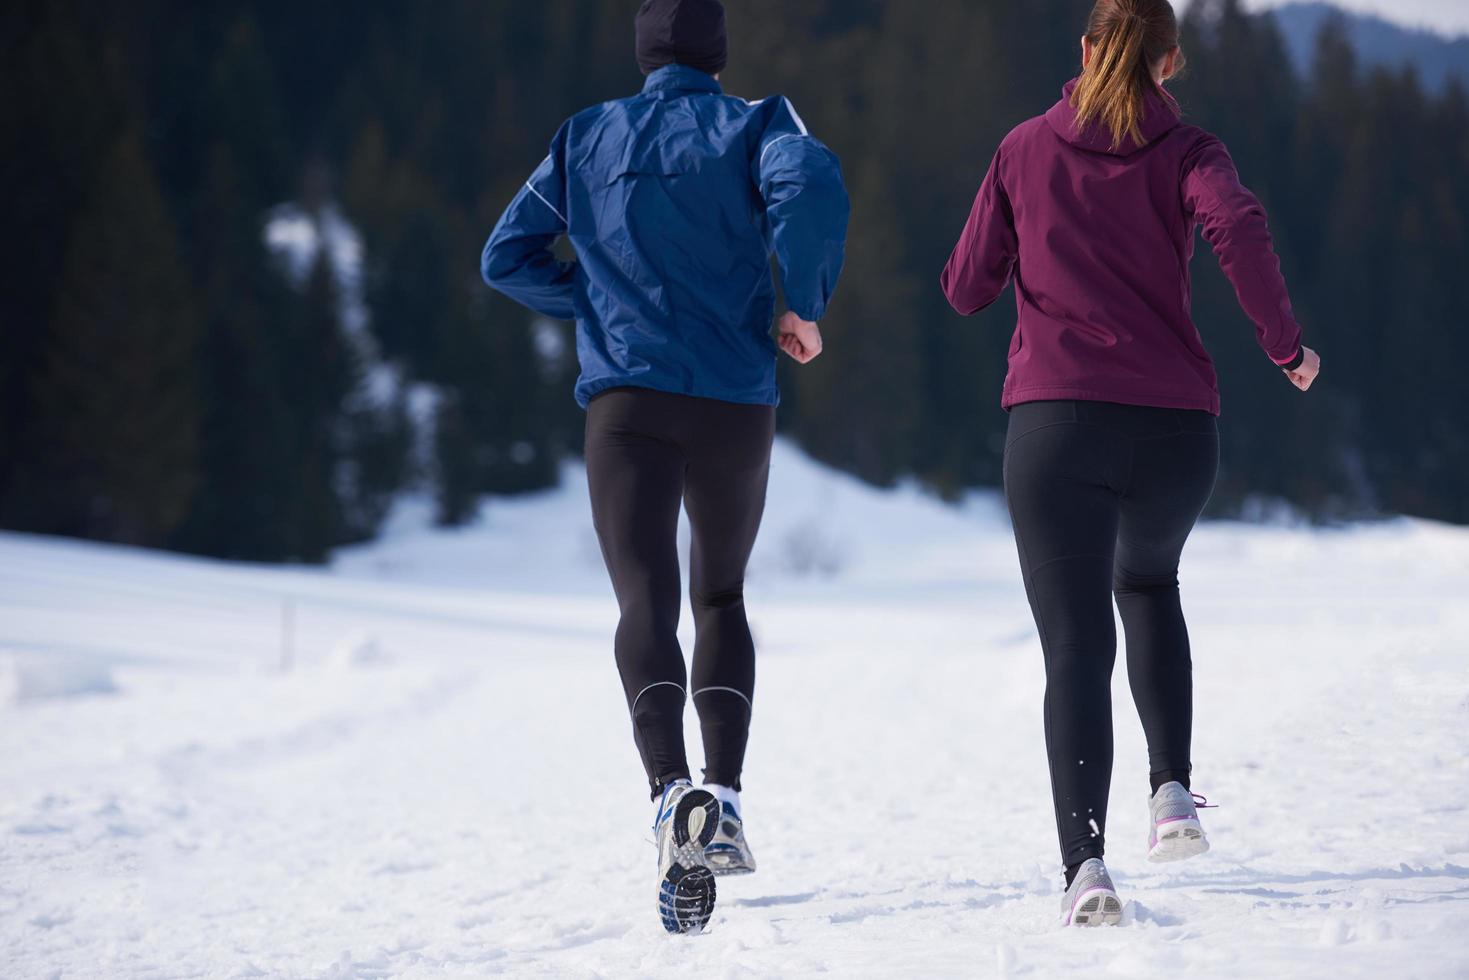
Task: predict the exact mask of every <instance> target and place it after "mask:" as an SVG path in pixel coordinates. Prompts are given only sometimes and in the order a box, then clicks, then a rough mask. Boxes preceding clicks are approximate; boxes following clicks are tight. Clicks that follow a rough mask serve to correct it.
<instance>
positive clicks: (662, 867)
mask: <svg viewBox="0 0 1469 980" xmlns="http://www.w3.org/2000/svg"><path fill="white" fill-rule="evenodd" d="M718 822H719V801H718V800H716V799H715V798H714V796H713V794H711V793H710V792H709V791H708V790H702V789H695V788H694V787H693V786H691V785H689V784H688V783H686V782H677V783H673V784H672V785H670V786H667V787H665V788H664V790H663V796H662V798H661V799H660V800H659V801H658V816H657V818H656V820H655V821H654V823H653V834H654V837H655V838H656V840H657V842H658V918H659V919H660V920H661V921H662V923H663V928H664V929H667V930H668V931H669V932H672V933H685V932H702V931H703V930H704V927H705V926H706V925H708V924H709V918H710V916H712V915H713V914H714V872H713V870H711V869H710V867H709V861H708V860H707V859H706V858H705V857H704V848H705V847H707V846H708V845H709V841H711V840H712V839H713V838H714V831H715V829H716V826H715V825H716V824H718Z"/></svg>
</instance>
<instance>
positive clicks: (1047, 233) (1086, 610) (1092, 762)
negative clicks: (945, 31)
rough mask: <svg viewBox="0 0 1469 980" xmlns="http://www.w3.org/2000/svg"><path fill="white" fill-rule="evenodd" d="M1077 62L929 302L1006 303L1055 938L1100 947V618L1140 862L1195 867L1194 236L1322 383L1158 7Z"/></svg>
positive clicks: (1103, 16) (1287, 351)
mask: <svg viewBox="0 0 1469 980" xmlns="http://www.w3.org/2000/svg"><path fill="white" fill-rule="evenodd" d="M1081 46H1082V73H1081V76H1080V77H1079V78H1077V79H1075V80H1073V81H1071V82H1069V83H1067V85H1066V86H1065V88H1064V89H1063V90H1062V98H1061V101H1059V102H1057V103H1056V104H1055V105H1054V106H1052V107H1051V109H1050V110H1049V111H1048V112H1047V113H1046V114H1045V115H1043V116H1038V117H1036V118H1034V119H1031V120H1029V121H1028V122H1025V123H1022V124H1021V125H1020V126H1018V127H1016V129H1015V130H1014V131H1012V132H1011V133H1010V135H1009V136H1007V137H1006V138H1005V140H1004V141H1003V142H1002V143H1001V144H1000V148H999V152H998V153H996V155H995V158H994V161H993V163H992V164H991V166H990V169H989V173H988V174H987V175H986V176H985V178H984V182H983V184H982V185H981V187H980V190H979V196H978V198H977V200H976V201H975V203H974V208H973V211H972V212H971V214H970V216H969V221H968V224H967V225H966V226H965V228H964V232H963V235H962V236H961V237H960V239H959V243H958V245H957V246H956V247H955V249H954V253H953V255H952V257H951V258H950V259H949V262H948V265H947V267H946V268H945V269H944V273H943V279H942V283H943V289H944V292H945V294H946V295H947V297H948V299H949V302H950V304H952V305H953V307H954V309H955V310H957V311H958V312H960V313H962V314H971V313H974V312H976V311H978V310H980V309H983V308H984V307H986V306H988V305H989V304H990V303H992V302H994V301H995V299H996V298H997V297H998V296H999V295H1000V293H1001V291H1002V290H1003V289H1004V288H1005V286H1006V285H1007V284H1008V283H1009V282H1010V280H1011V278H1012V277H1013V278H1014V280H1015V294H1016V300H1017V304H1018V307H1019V322H1018V325H1017V327H1016V330H1015V335H1014V339H1013V340H1012V342H1011V344H1010V352H1009V363H1010V367H1009V374H1008V376H1007V378H1006V381H1005V389H1004V396H1003V399H1002V402H1001V403H1002V405H1003V406H1004V407H1005V408H1006V409H1008V410H1009V412H1010V422H1009V434H1008V437H1007V439H1006V447H1005V495H1006V498H1007V500H1008V503H1009V507H1010V513H1011V517H1012V519H1013V523H1014V526H1015V541H1016V545H1017V547H1018V550H1019V555H1020V566H1021V572H1022V574H1023V576H1024V579H1025V588H1026V594H1027V596H1028V597H1029V599H1030V605H1031V610H1032V612H1033V613H1034V615H1035V621H1036V626H1037V629H1038V630H1039V633H1040V639H1041V647H1042V650H1043V651H1044V654H1045V667H1046V697H1045V734H1046V750H1047V753H1048V755H1049V759H1050V772H1051V788H1052V797H1053V803H1054V805H1055V810H1056V827H1057V831H1058V833H1059V835H1060V843H1061V854H1062V860H1063V862H1064V863H1065V866H1066V894H1065V896H1064V898H1063V906H1062V922H1063V923H1065V924H1067V925H1071V924H1076V925H1100V924H1103V923H1115V922H1117V921H1119V920H1120V919H1121V915H1122V903H1121V901H1120V899H1119V898H1118V896H1117V893H1116V890H1115V889H1114V887H1113V885H1112V881H1111V879H1110V877H1109V876H1108V874H1107V869H1106V867H1105V866H1104V865H1103V863H1102V855H1103V850H1104V846H1105V843H1106V833H1105V831H1106V826H1107V790H1108V786H1109V783H1110V780H1111V774H1112V708H1111V698H1110V679H1111V674H1112V665H1113V661H1114V659H1115V657H1116V635H1115V629H1114V627H1113V619H1112V598H1113V596H1114V595H1115V596H1116V600H1117V607H1118V609H1119V610H1120V612H1121V616H1122V623H1123V628H1124V630H1125V632H1126V637H1127V673H1128V680H1129V682H1130V684H1131V687H1132V694H1133V700H1134V702H1135V703H1136V704H1137V709H1138V714H1139V715H1140V717H1141V719H1142V724H1143V730H1144V732H1145V734H1146V736H1147V743H1148V758H1149V765H1150V769H1151V783H1152V795H1151V798H1150V806H1151V816H1152V832H1151V836H1150V838H1149V841H1148V857H1149V858H1150V859H1151V860H1155V861H1171V860H1177V859H1181V858H1186V857H1190V856H1192V855H1195V854H1201V853H1203V852H1204V851H1206V850H1207V849H1208V842H1207V839H1206V838H1205V836H1204V831H1203V828H1202V827H1201V826H1200V824H1199V817H1198V812H1197V810H1196V808H1195V801H1194V798H1193V797H1192V795H1191V793H1190V788H1189V770H1190V763H1191V760H1190V755H1189V740H1190V736H1191V729H1192V724H1193V714H1192V712H1193V703H1192V698H1193V692H1192V678H1191V672H1192V665H1191V662H1190V655H1189V640H1188V631H1187V628H1186V627H1185V625H1184V620H1183V612H1182V609H1181V607H1180V604H1179V594H1178V564H1179V556H1180V554H1181V553H1182V551H1183V546H1184V542H1185V541H1186V540H1187V539H1188V535H1189V532H1190V531H1191V530H1192V529H1193V526H1194V522H1195V521H1196V520H1197V519H1198V516H1199V514H1200V512H1201V511H1202V510H1203V508H1204V504H1205V503H1206V502H1207V501H1208V498H1209V494H1210V492H1211V491H1212V489H1213V486H1214V478H1215V471H1216V468H1217V465H1218V453H1219V441H1218V433H1217V430H1216V428H1215V416H1216V415H1217V414H1218V412H1219V393H1218V387H1217V384H1216V382H1215V376H1214V368H1213V364H1212V362H1211V361H1210V359H1209V355H1208V354H1207V353H1206V352H1205V351H1204V348H1203V345H1202V343H1201V342H1200V339H1199V335H1198V331H1197V330H1196V329H1195V328H1194V325H1193V323H1192V321H1191V319H1190V315H1189V272H1188V268H1189V259H1190V257H1191V255H1192V253H1193V239H1194V229H1195V227H1197V226H1200V225H1202V227H1203V233H1204V237H1205V239H1206V240H1207V241H1208V242H1209V244H1210V245H1211V246H1212V247H1213V249H1214V252H1215V255H1216V256H1217V257H1218V259H1219V263H1220V265H1221V267H1222V268H1223V270H1224V272H1225V274H1226V275H1227V276H1228V277H1229V279H1230V281H1231V282H1232V283H1233V285H1234V288H1235V292H1236V294H1237V295H1238V297H1239V302H1240V305H1241V306H1242V307H1243V308H1244V310H1245V312H1246V313H1247V314H1248V315H1249V317H1250V319H1251V320H1253V321H1254V323H1255V328H1256V333H1257V336H1258V339H1259V342H1260V346H1261V347H1262V348H1264V351H1265V354H1266V355H1267V356H1268V357H1269V358H1270V360H1271V361H1273V362H1274V363H1275V364H1276V365H1277V366H1278V367H1279V368H1280V369H1282V370H1283V371H1284V372H1285V374H1286V376H1287V377H1288V378H1289V379H1290V380H1291V382H1293V383H1294V384H1295V385H1296V387H1298V388H1300V389H1301V390H1302V391H1304V390H1306V389H1307V388H1309V387H1310V386H1311V382H1312V381H1313V380H1314V379H1315V377H1316V374H1317V372H1318V370H1319V369H1320V360H1319V358H1317V356H1316V354H1315V353H1314V352H1313V351H1311V350H1310V349H1308V348H1305V347H1302V346H1301V330H1300V326H1299V325H1298V324H1297V323H1296V321H1295V319H1294V317H1293V316H1292V313H1291V306H1290V300H1289V298H1288V296H1287V294H1286V287H1285V281H1284V280H1283V278H1282V277H1281V274H1280V264H1279V262H1278V261H1277V259H1276V257H1275V254H1274V252H1273V251H1272V248H1271V241H1270V234H1269V232H1268V230H1267V228H1266V222H1265V214H1264V212H1263V210H1262V209H1261V207H1260V204H1259V202H1258V201H1257V200H1256V199H1255V197H1254V196H1253V195H1252V194H1250V192H1249V191H1248V190H1246V189H1245V188H1244V187H1243V186H1241V185H1240V182H1239V177H1238V175H1237V173H1236V172H1235V167H1234V163H1233V162H1232V161H1231V160H1230V157H1229V154H1228V152H1227V151H1226V150H1225V148H1224V145H1223V144H1222V143H1221V142H1220V141H1219V140H1218V139H1217V138H1215V137H1214V136H1211V135H1210V134H1208V133H1206V132H1204V131H1203V130H1201V129H1198V128H1197V127H1194V126H1188V125H1184V124H1183V123H1181V122H1180V120H1179V109H1178V106H1177V104H1176V103H1175V102H1174V101H1173V99H1172V98H1171V97H1170V96H1169V95H1168V94H1167V93H1166V92H1165V91H1164V90H1163V87H1162V86H1163V82H1164V81H1166V80H1167V79H1168V78H1170V77H1172V76H1173V75H1174V74H1175V73H1176V72H1177V71H1178V70H1179V69H1180V68H1181V67H1182V65H1183V55H1182V53H1181V51H1180V50H1179V46H1178V22H1177V19H1176V17H1175V15H1174V12H1173V8H1172V6H1171V5H1170V4H1169V3H1168V2H1167V0H1099V2H1098V3H1097V4H1096V5H1095V7H1094V8H1093V9H1092V13H1091V18H1090V20H1089V21H1088V23H1087V29H1086V35H1085V37H1083V38H1082V42H1081Z"/></svg>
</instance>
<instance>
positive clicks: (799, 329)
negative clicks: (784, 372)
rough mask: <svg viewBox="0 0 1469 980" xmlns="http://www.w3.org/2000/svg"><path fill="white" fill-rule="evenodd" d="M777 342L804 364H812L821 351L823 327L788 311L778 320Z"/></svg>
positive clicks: (782, 348)
mask: <svg viewBox="0 0 1469 980" xmlns="http://www.w3.org/2000/svg"><path fill="white" fill-rule="evenodd" d="M775 342H776V343H777V344H779V345H780V349H781V350H783V351H785V352H786V353H787V354H789V355H791V357H794V358H795V359H796V360H797V361H799V362H800V363H802V364H810V363H811V362H812V361H814V360H815V359H816V355H817V354H820V353H821V328H820V327H818V326H817V325H816V324H814V323H812V322H811V321H810V320H802V319H801V318H800V317H798V316H796V314H794V313H791V312H790V311H786V312H785V313H782V314H781V316H780V319H779V320H777V321H776V338H775Z"/></svg>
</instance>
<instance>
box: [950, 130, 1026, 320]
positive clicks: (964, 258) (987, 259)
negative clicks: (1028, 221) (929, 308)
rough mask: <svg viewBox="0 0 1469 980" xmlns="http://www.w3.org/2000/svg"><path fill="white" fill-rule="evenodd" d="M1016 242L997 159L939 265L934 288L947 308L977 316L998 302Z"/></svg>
mask: <svg viewBox="0 0 1469 980" xmlns="http://www.w3.org/2000/svg"><path fill="white" fill-rule="evenodd" d="M1019 255H1020V239H1019V238H1018V237H1017V236H1016V234H1015V213H1014V212H1013V211H1012V210H1011V208H1010V198H1009V196H1008V195H1007V194H1006V193H1005V185H1004V183H1003V182H1002V181H1001V179H1000V154H999V152H997V153H995V158H994V160H993V161H991V162H990V169H989V172H988V173H987V174H985V175H984V182H983V183H981V184H980V185H979V194H978V195H976V196H975V198H974V207H973V208H972V209H971V210H970V212H969V221H968V222H966V223H965V225H964V231H963V233H961V234H960V235H959V243H958V244H957V245H955V246H954V252H953V254H952V255H950V256H949V262H948V264H947V265H945V266H944V271H943V275H941V276H940V277H939V285H941V286H942V287H943V289H944V296H945V297H947V298H948V300H949V305H950V306H952V307H953V308H954V310H955V311H956V312H958V313H960V314H962V315H964V316H969V315H970V314H971V313H978V312H979V311H980V310H982V309H984V308H985V307H986V306H989V305H990V304H991V303H993V302H994V301H995V300H997V299H999V298H1000V294H1001V293H1003V292H1004V291H1005V287H1006V286H1008V285H1009V284H1010V276H1011V275H1012V274H1013V273H1014V271H1015V261H1016V259H1017V258H1018V257H1019Z"/></svg>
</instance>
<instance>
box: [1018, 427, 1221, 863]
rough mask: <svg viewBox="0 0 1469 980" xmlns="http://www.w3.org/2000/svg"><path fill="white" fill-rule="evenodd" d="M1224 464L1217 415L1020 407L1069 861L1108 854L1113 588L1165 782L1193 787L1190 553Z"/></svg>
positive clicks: (1022, 497)
mask: <svg viewBox="0 0 1469 980" xmlns="http://www.w3.org/2000/svg"><path fill="white" fill-rule="evenodd" d="M1218 465H1219V434H1218V430H1217V428H1216V425H1215V421H1214V417H1213V416H1212V415H1209V414H1208V413H1205V412H1197V411H1183V410H1175V409H1164V408H1140V407H1136V406H1130V405H1117V404H1112V403H1109V402H1087V401H1051V402H1031V403H1027V404H1021V405H1017V406H1015V408H1014V409H1013V410H1012V411H1011V413H1010V428H1009V434H1008V436H1007V438H1006V442H1005V497H1006V500H1007V501H1008V503H1009V505H1010V516H1011V519H1012V521H1013V522H1014V525H1015V542H1016V544H1017V546H1018V548H1019V552H1020V567H1021V572H1022V574H1023V575H1024V577H1025V591H1026V595H1027V596H1028V597H1029V598H1030V606H1031V611H1032V612H1033V613H1034V614H1035V621H1036V627H1037V629H1038V630H1039V631H1040V639H1041V649H1042V650H1043V651H1044V653H1045V659H1046V700H1045V716H1046V719H1045V727H1046V752H1047V754H1048V756H1049V758H1050V766H1051V793H1052V797H1053V801H1054V803H1055V807H1056V829H1057V832H1058V834H1059V835H1060V839H1061V854H1062V858H1063V860H1064V861H1065V863H1066V865H1067V866H1068V867H1073V866H1075V865H1076V864H1079V863H1080V862H1082V861H1085V860H1086V859H1087V858H1092V857H1101V856H1102V853H1103V850H1104V845H1105V842H1106V841H1105V831H1106V827H1107V790H1108V787H1109V785H1110V783H1111V779H1112V698H1111V677H1112V664H1113V661H1114V660H1115V659H1116V656H1117V634H1116V629H1115V627H1114V626H1113V619H1112V597H1113V595H1114V593H1115V595H1116V597H1117V607H1118V609H1119V610H1120V611H1121V613H1122V625H1123V628H1124V630H1125V631H1126V634H1127V677H1128V682H1129V683H1130V685H1131V687H1132V698H1133V701H1134V702H1135V703H1136V704H1137V710H1138V714H1139V716H1141V718H1142V723H1143V731H1144V733H1145V734H1146V736H1147V741H1148V762H1149V767H1150V770H1151V772H1152V773H1153V776H1154V779H1153V781H1154V782H1159V780H1160V779H1162V780H1163V781H1166V779H1167V778H1176V779H1179V780H1180V781H1182V782H1183V783H1184V785H1185V786H1187V785H1188V771H1189V740H1190V734H1191V730H1192V726H1193V680H1192V670H1193V665H1192V662H1191V661H1190V658H1189V642H1188V628H1187V627H1186V626H1185V625H1184V621H1183V609H1182V607H1181V606H1180V604H1179V598H1178V559H1179V556H1180V554H1182V552H1183V545H1184V542H1185V541H1186V540H1188V536H1189V532H1190V531H1191V530H1193V526H1194V522H1195V521H1197V520H1198V517H1199V514H1200V512H1201V511H1202V510H1203V509H1204V504H1205V503H1207V502H1208V499H1209V494H1210V493H1211V492H1212V490H1213V488H1214V477H1215V474H1216V471H1217V470H1218ZM1165 777H1166V778H1165Z"/></svg>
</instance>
